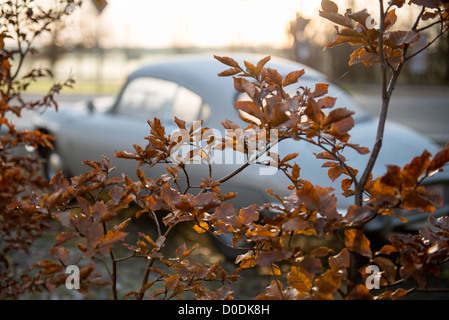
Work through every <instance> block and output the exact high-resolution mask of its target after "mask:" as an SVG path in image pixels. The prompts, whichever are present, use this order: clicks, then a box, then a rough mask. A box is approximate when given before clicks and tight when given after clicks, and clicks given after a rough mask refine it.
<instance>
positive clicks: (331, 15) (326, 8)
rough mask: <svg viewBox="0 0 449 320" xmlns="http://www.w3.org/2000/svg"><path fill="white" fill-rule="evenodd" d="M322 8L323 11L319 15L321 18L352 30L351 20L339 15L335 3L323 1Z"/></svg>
mask: <svg viewBox="0 0 449 320" xmlns="http://www.w3.org/2000/svg"><path fill="white" fill-rule="evenodd" d="M321 8H322V9H323V10H320V12H319V15H320V16H321V17H323V18H325V19H327V20H330V21H332V22H334V23H336V24H339V25H341V26H344V27H347V28H351V29H352V25H351V23H350V22H349V19H348V18H346V17H345V16H343V15H341V14H339V13H338V6H337V5H336V4H335V2H332V1H330V0H322V1H321Z"/></svg>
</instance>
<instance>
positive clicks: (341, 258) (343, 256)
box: [328, 248, 350, 271]
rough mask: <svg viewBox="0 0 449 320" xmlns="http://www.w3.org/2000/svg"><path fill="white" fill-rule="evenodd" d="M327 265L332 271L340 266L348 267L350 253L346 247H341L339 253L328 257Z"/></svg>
mask: <svg viewBox="0 0 449 320" xmlns="http://www.w3.org/2000/svg"><path fill="white" fill-rule="evenodd" d="M328 261H329V267H330V268H331V270H333V271H338V270H340V268H349V266H350V254H349V251H348V249H347V248H343V250H341V251H340V253H339V254H337V255H335V256H332V257H329V259H328Z"/></svg>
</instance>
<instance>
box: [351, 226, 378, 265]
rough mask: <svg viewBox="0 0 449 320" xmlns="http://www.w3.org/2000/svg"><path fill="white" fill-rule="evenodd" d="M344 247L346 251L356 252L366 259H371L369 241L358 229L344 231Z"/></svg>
mask: <svg viewBox="0 0 449 320" xmlns="http://www.w3.org/2000/svg"><path fill="white" fill-rule="evenodd" d="M345 246H346V248H348V250H350V251H353V252H356V253H358V254H360V255H362V256H365V257H367V258H371V257H372V255H373V254H372V252H371V248H370V241H369V239H368V238H367V237H366V236H365V234H364V233H363V231H361V230H359V229H347V230H345Z"/></svg>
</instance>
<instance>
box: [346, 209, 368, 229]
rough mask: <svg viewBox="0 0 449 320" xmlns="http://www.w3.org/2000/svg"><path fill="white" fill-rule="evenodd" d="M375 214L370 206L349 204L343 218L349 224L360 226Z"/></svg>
mask: <svg viewBox="0 0 449 320" xmlns="http://www.w3.org/2000/svg"><path fill="white" fill-rule="evenodd" d="M375 214H376V210H375V209H374V208H373V207H370V206H364V207H358V206H350V207H349V208H348V213H347V214H346V216H345V218H344V220H345V222H347V223H348V224H349V226H362V225H364V224H365V223H366V222H367V221H369V220H370V219H371V218H372V217H373V216H374V215H375Z"/></svg>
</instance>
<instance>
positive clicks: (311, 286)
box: [1, 0, 449, 299]
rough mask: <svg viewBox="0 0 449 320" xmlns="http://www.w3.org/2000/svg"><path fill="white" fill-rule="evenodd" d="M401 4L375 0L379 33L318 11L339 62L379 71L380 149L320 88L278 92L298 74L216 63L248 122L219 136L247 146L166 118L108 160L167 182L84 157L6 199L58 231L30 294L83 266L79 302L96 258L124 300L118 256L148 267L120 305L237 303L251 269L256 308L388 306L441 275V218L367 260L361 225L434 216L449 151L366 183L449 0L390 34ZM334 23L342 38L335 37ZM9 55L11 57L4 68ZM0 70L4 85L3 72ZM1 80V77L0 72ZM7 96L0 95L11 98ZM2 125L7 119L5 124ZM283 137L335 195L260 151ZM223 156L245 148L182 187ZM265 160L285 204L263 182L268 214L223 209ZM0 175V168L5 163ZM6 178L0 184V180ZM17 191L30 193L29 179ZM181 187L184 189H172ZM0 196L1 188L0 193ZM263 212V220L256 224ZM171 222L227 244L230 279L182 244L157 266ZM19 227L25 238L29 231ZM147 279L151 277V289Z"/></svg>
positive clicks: (444, 251) (354, 19) (329, 9)
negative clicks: (351, 155)
mask: <svg viewBox="0 0 449 320" xmlns="http://www.w3.org/2000/svg"><path fill="white" fill-rule="evenodd" d="M404 4H405V1H391V2H389V5H388V7H387V8H386V9H384V5H383V1H380V9H381V10H380V12H381V22H380V26H379V29H375V28H374V27H373V23H372V18H371V17H370V16H369V15H368V14H367V12H366V10H364V11H360V12H356V13H351V12H350V11H346V14H344V15H342V14H340V13H338V7H337V5H336V4H335V3H333V2H331V1H329V0H323V1H322V9H323V10H322V11H320V15H321V16H323V17H324V18H326V19H328V20H331V21H333V22H334V23H336V24H338V25H339V26H340V27H337V39H336V40H335V41H333V42H331V43H330V44H329V45H328V46H329V47H332V46H334V45H338V44H342V43H350V44H351V45H357V46H358V48H357V49H356V50H355V51H354V53H353V54H352V55H351V62H350V63H351V64H353V63H358V62H363V63H365V64H366V65H371V64H374V63H380V65H381V68H382V71H383V79H382V89H383V90H382V92H383V104H382V112H381V117H380V120H379V127H378V132H377V140H376V143H375V145H374V148H373V150H372V151H371V152H370V150H369V149H368V148H367V147H365V146H359V145H356V144H353V143H351V136H350V131H351V129H352V128H353V126H354V120H353V118H352V115H353V112H352V111H350V110H348V109H346V108H334V105H335V101H336V99H335V98H333V97H329V96H327V89H328V85H327V84H322V83H318V84H316V86H315V88H302V87H300V88H299V89H298V90H297V92H296V93H295V94H293V95H291V94H289V93H287V91H286V90H285V88H286V87H288V86H291V85H294V84H297V83H298V82H300V78H301V76H302V75H303V74H304V70H296V71H294V70H293V71H292V72H290V73H289V74H287V75H286V76H285V77H283V76H282V75H280V74H279V73H278V71H276V70H274V69H271V68H269V67H267V64H268V63H269V60H270V57H266V58H264V59H262V60H260V61H259V62H257V63H256V64H253V63H251V62H248V61H244V66H241V65H240V64H239V63H238V62H237V61H235V60H234V59H232V58H230V57H220V56H215V58H216V59H217V60H219V61H220V62H222V63H223V64H224V65H226V66H227V69H226V70H224V71H223V72H222V73H220V74H219V76H233V77H234V87H235V89H236V90H237V91H238V92H241V93H247V95H248V97H249V100H247V101H239V102H237V103H236V104H235V105H234V107H235V108H236V109H238V110H240V111H242V116H241V118H242V119H243V120H244V121H245V122H247V123H248V126H247V127H245V128H240V127H239V126H238V125H237V124H235V123H232V122H231V121H229V120H224V121H223V122H222V124H223V127H224V128H225V129H230V130H240V132H241V133H242V135H243V136H246V137H251V138H252V139H253V140H251V139H241V140H237V141H236V140H234V139H232V140H229V139H231V138H230V137H225V138H224V139H221V140H218V139H214V137H213V136H211V135H210V134H208V130H209V128H202V127H201V126H199V125H198V124H194V125H192V126H191V127H186V123H185V122H184V121H183V120H181V119H177V118H176V119H175V122H176V124H177V126H178V127H179V131H180V132H183V133H184V136H183V135H179V134H178V135H175V134H172V135H170V134H167V132H166V131H165V128H164V127H163V125H162V124H161V122H160V121H159V120H158V119H156V118H154V119H152V120H149V121H148V124H149V126H150V134H149V136H147V137H146V140H147V141H148V143H147V145H146V146H139V145H134V150H133V151H121V152H118V153H117V154H116V157H118V158H125V159H129V160H130V161H132V160H135V161H136V166H146V167H148V168H151V167H153V166H155V165H157V164H159V165H161V164H162V165H165V166H166V169H167V174H165V175H162V176H161V177H160V178H158V179H152V178H149V177H147V176H146V175H145V174H144V172H143V171H142V170H141V169H139V168H137V170H136V173H137V178H138V179H137V180H135V181H134V180H133V179H131V178H130V177H128V176H121V177H117V175H113V171H114V170H115V168H113V167H112V166H111V163H110V161H109V159H107V158H103V159H102V160H100V161H85V162H84V164H86V165H87V166H89V167H90V168H91V170H90V171H88V172H87V173H85V174H82V175H79V176H76V177H73V178H71V179H70V181H69V180H67V179H66V178H65V177H63V175H62V173H59V174H58V175H56V176H55V177H54V178H53V179H52V180H51V181H50V187H51V188H50V191H48V192H45V193H43V194H33V195H32V196H28V197H25V198H18V197H17V195H16V193H13V192H12V191H9V190H8V189H6V192H5V194H7V196H8V197H9V198H8V199H6V200H5V202H4V203H5V204H6V205H5V207H4V208H6V209H7V210H6V209H5V211H4V210H2V217H6V218H7V217H8V215H15V216H20V217H27V218H28V219H27V221H28V222H29V223H30V226H34V224H35V223H41V221H43V220H42V219H45V221H46V220H47V219H55V220H57V221H59V222H60V223H61V224H62V226H64V227H65V231H63V232H62V233H60V234H59V235H58V236H57V237H56V239H55V242H54V245H53V246H52V248H50V255H51V256H52V257H53V258H54V259H53V260H45V261H36V262H35V263H34V264H33V265H32V266H31V268H32V269H37V273H36V275H35V276H34V278H33V279H38V281H36V280H35V281H34V285H42V286H43V287H45V288H46V289H47V290H50V291H51V290H54V289H55V288H56V287H58V286H61V285H64V284H66V283H67V281H68V280H70V276H68V275H67V274H66V273H65V270H66V268H67V266H69V265H71V264H77V263H78V262H79V261H80V259H83V260H86V261H91V263H89V264H88V265H87V266H85V267H84V268H82V269H81V270H80V274H79V278H80V279H79V280H80V289H81V291H82V292H85V291H86V290H87V289H88V288H89V287H91V286H94V285H106V283H105V282H104V281H102V280H101V278H100V277H99V274H98V273H97V272H96V271H95V262H98V263H103V264H105V265H107V266H108V269H107V270H108V272H109V276H110V282H109V284H108V285H110V286H111V291H112V297H113V298H114V299H118V298H122V297H119V296H118V293H117V284H118V282H119V281H120V273H119V268H118V267H119V265H120V263H121V262H123V261H129V260H135V261H137V262H141V263H143V264H145V265H146V266H145V269H144V270H145V271H144V273H143V274H142V281H141V286H140V288H130V291H129V292H128V293H127V294H126V295H125V296H124V298H128V299H131V298H135V299H143V298H144V297H148V298H150V299H174V298H182V297H185V296H186V294H191V295H190V296H192V297H194V298H196V299H233V298H238V296H236V293H235V292H233V291H232V290H231V287H230V286H229V284H230V283H232V282H235V281H242V279H241V276H240V275H239V273H240V272H241V270H242V269H251V268H256V267H257V268H259V267H260V268H266V269H267V271H268V272H269V274H271V275H272V277H273V279H272V282H271V284H270V285H269V286H268V287H267V288H266V291H265V292H259V293H257V294H255V295H254V296H255V298H256V299H334V298H340V299H385V298H387V299H399V298H403V297H404V296H406V295H407V294H410V293H412V292H414V291H418V290H420V289H423V288H424V287H425V286H426V281H425V278H424V277H423V273H424V272H426V271H431V272H433V273H435V274H438V270H439V269H438V267H439V265H441V264H442V263H445V262H447V261H448V259H449V245H448V243H449V242H448V238H449V218H448V217H442V218H438V219H437V218H435V217H433V216H432V215H429V224H430V226H431V228H427V229H425V230H422V231H421V232H420V234H419V235H415V236H410V235H393V236H392V237H391V238H390V243H389V244H387V245H385V246H383V247H382V248H380V250H378V251H374V250H373V249H372V245H371V242H370V239H369V238H368V237H367V235H366V234H365V233H364V231H363V228H364V226H365V225H366V224H367V223H368V222H369V221H372V220H374V219H376V218H378V217H380V216H384V215H394V216H397V217H398V218H400V219H405V218H404V217H403V211H398V210H397V209H405V210H412V209H418V210H421V211H423V212H432V211H434V210H435V209H436V208H437V207H438V206H439V205H441V199H440V198H439V197H438V196H435V195H433V194H431V193H430V192H429V191H427V190H426V189H425V188H424V187H422V186H421V185H422V183H423V181H424V180H425V179H427V178H428V177H430V176H432V175H434V174H435V173H437V172H439V171H441V170H442V167H443V166H444V165H445V164H446V163H447V162H448V161H449V146H446V148H444V149H443V150H441V151H440V152H438V153H437V154H435V155H433V156H432V155H431V154H429V153H428V152H427V151H424V152H423V153H422V155H420V156H418V157H416V158H414V159H411V162H410V163H409V164H407V165H406V166H404V167H398V166H388V167H387V172H386V174H385V175H383V176H381V177H378V178H374V177H373V176H372V174H371V171H372V168H373V166H374V164H375V162H376V158H377V156H378V153H379V150H380V148H381V145H382V139H383V131H384V126H385V121H386V115H387V110H388V105H389V100H390V98H391V95H392V93H393V89H394V85H395V82H396V80H397V78H398V76H399V73H400V71H401V67H402V65H403V64H404V63H406V62H407V61H409V60H410V58H412V57H413V56H414V55H416V54H417V53H418V52H420V51H421V50H424V49H425V48H426V47H427V46H428V45H427V44H425V45H424V46H423V47H421V48H419V49H417V48H414V49H415V51H414V53H410V55H408V54H409V52H411V51H410V50H411V49H412V48H413V47H414V46H415V45H418V42H419V41H418V39H419V34H420V33H421V32H423V31H425V30H427V29H429V28H431V27H433V26H439V27H440V29H439V33H438V35H437V36H436V38H437V37H439V36H440V35H441V34H442V33H444V32H446V31H447V19H448V18H447V17H448V9H447V6H446V5H447V1H417V0H415V1H410V5H412V4H414V5H419V6H421V7H422V11H421V13H420V14H419V16H418V18H417V20H416V23H415V24H414V26H413V27H412V28H411V30H408V31H391V28H392V26H393V25H394V24H395V22H396V20H397V16H396V10H397V9H399V8H401V7H402V6H404ZM429 19H431V21H433V22H431V23H430V24H429V26H426V27H419V23H420V22H421V21H427V20H429ZM341 27H343V29H341V30H340V28H341ZM3 34H4V35H6V34H7V33H5V32H4V33H3ZM432 42H433V41H431V42H430V43H429V45H430V44H431V43H432ZM10 59H11V57H8V58H7V59H5V60H4V61H9V60H10ZM3 65H4V64H3ZM3 68H4V69H5V70H6V75H8V72H9V71H8V70H9V68H5V67H3ZM2 75H3V73H2ZM388 77H390V79H389V82H387V80H388ZM3 79H7V78H4V77H3V76H2V81H3ZM5 94H6V95H7V96H11V95H12V92H10V93H8V92H7V93H5ZM5 94H4V95H5ZM8 101H9V100H8ZM4 105H7V103H4ZM2 119H5V118H2ZM2 121H4V122H5V123H8V122H6V121H7V120H6V119H5V120H2ZM10 127H11V126H10ZM10 132H11V131H10ZM274 133H276V138H275V139H274V140H273V139H271V138H273V137H271V136H270V135H272V134H274ZM185 135H187V137H185ZM9 137H11V134H10V135H9ZM32 137H33V139H37V138H38V137H39V138H42V139H45V140H39V141H36V142H34V140H33V142H34V143H33V144H31V143H30V142H28V143H29V144H31V145H33V146H38V145H44V146H49V145H50V137H48V136H46V135H42V134H39V133H34V134H32ZM286 139H295V140H302V141H304V142H306V143H310V144H313V145H314V146H316V147H318V148H320V149H321V150H322V152H320V153H317V154H316V158H317V161H324V162H323V167H325V168H328V169H327V173H328V176H329V178H330V179H331V180H333V181H334V180H336V179H337V178H340V177H343V179H342V183H341V190H339V191H337V190H333V189H332V188H326V187H322V186H316V185H313V184H312V183H311V182H309V181H307V180H304V179H302V178H301V175H300V170H301V168H300V167H299V166H298V165H297V164H296V163H294V162H293V161H294V159H295V158H296V157H298V154H296V153H294V154H290V155H287V156H286V157H284V158H283V159H280V158H279V157H278V155H276V154H275V153H273V152H271V151H270V150H271V148H272V147H273V145H274V143H279V142H281V141H282V140H286ZM251 141H257V142H258V143H263V145H259V148H258V150H261V151H262V152H261V153H260V154H256V155H254V154H253V153H251V152H250V150H254V149H252V148H251V147H250V145H249V144H250V143H251ZM273 141H275V142H274V143H273ZM2 143H3V141H2ZM182 143H187V145H190V147H191V151H190V152H189V153H188V154H187V156H186V157H185V158H183V159H177V161H174V160H173V157H172V154H173V153H174V152H176V150H178V149H179V147H180V144H182ZM226 148H231V149H233V150H235V151H236V152H243V153H244V156H245V159H246V163H245V164H244V165H242V166H241V167H240V168H239V169H237V170H236V171H235V172H233V173H231V174H229V175H227V176H225V177H222V178H221V179H218V180H212V179H211V177H210V176H209V177H205V178H204V179H203V180H202V183H200V184H199V185H192V184H191V183H190V179H189V166H188V165H187V163H188V162H189V161H191V160H193V159H194V158H195V157H196V158H198V157H200V158H201V159H202V160H203V162H204V163H205V165H207V164H208V161H209V159H210V155H211V153H212V152H213V151H214V150H223V149H226ZM347 148H350V149H354V150H356V151H357V152H359V153H360V154H366V156H367V157H369V161H368V165H367V167H366V168H365V169H364V171H363V172H360V174H359V172H358V170H357V169H355V168H352V167H351V166H350V161H349V160H348V159H346V158H345V157H344V155H343V153H344V152H345V150H347ZM268 152H270V157H272V158H275V160H276V161H275V162H276V163H277V166H278V169H279V170H281V171H282V172H283V173H284V174H285V175H286V176H287V177H288V179H289V181H290V185H287V186H285V187H286V189H288V190H289V191H290V196H288V197H285V198H282V197H280V196H279V195H277V194H274V193H273V192H272V191H270V190H269V186H267V189H268V190H267V192H268V193H270V195H271V196H272V197H273V199H276V200H277V201H278V202H279V205H273V204H265V205H261V206H260V205H250V206H248V207H245V208H234V207H233V206H232V204H230V202H229V200H231V199H232V198H234V197H235V196H236V194H235V193H232V192H231V193H225V194H224V193H222V191H221V189H220V188H221V186H222V185H223V184H225V183H226V181H228V180H229V179H232V178H233V177H234V176H235V175H237V174H239V173H240V172H241V171H242V170H244V169H245V168H246V167H247V166H250V165H252V163H253V162H254V157H256V160H257V159H259V157H260V156H262V155H266V154H267V153H268ZM368 154H369V155H368ZM2 157H3V149H2ZM5 163H7V162H5ZM268 165H269V162H268ZM16 167H19V168H20V167H21V166H20V165H19V166H16ZM2 170H6V168H4V167H3V164H2ZM3 177H7V175H6V174H3V171H2V179H3ZM23 181H26V183H29V182H28V180H26V179H23ZM29 181H30V182H31V181H33V180H29ZM39 181H40V180H39ZM181 181H183V182H184V183H185V184H186V185H187V187H185V188H181V187H180V182H181ZM6 187H7V185H6V184H5V183H3V182H2V188H6ZM2 192H3V191H2ZM335 192H341V193H343V195H345V196H347V197H353V198H354V205H352V206H350V207H349V208H348V209H347V211H346V212H345V213H341V212H338V211H337V197H336V196H335ZM2 194H3V193H2ZM104 195H107V196H104ZM11 197H12V198H11ZM130 205H135V206H137V207H138V210H137V211H136V213H135V216H134V217H127V218H126V219H123V215H122V212H123V210H125V209H126V208H128V207H129V206H130ZM265 211H270V212H271V213H272V214H271V215H269V216H267V215H264V214H263V212H265ZM4 212H6V213H8V214H5V213H4ZM143 215H145V216H148V217H150V218H151V219H153V221H154V224H155V226H156V229H157V232H156V233H157V234H156V236H152V235H150V234H147V233H139V234H138V235H137V240H136V242H135V243H132V244H128V243H127V242H126V237H127V235H128V233H127V232H126V231H127V228H128V225H129V223H130V221H131V219H132V218H139V217H142V216H143ZM4 221H7V220H5V218H2V227H3V226H5V228H4V229H2V232H4V234H6V232H7V230H8V228H6V227H7V226H8V225H7V224H5V223H4ZM117 221H119V222H118V223H117ZM180 225H187V226H190V227H192V228H193V229H194V230H195V231H196V232H198V233H203V234H210V235H212V236H214V237H216V238H217V239H218V241H222V240H220V239H221V238H220V236H221V235H223V234H228V235H230V237H231V238H232V241H231V242H230V243H224V244H225V245H227V246H229V247H232V248H235V249H244V250H245V252H244V253H242V254H240V255H239V256H238V257H237V258H236V260H235V264H236V268H235V270H234V271H232V272H229V271H226V270H225V269H224V268H223V267H222V266H221V265H220V262H217V263H215V264H207V263H204V264H200V263H198V262H196V261H193V260H191V259H190V256H191V254H192V252H193V251H194V250H195V249H196V247H197V246H198V245H195V246H193V247H191V248H188V247H187V246H186V245H185V244H182V245H180V246H179V247H178V248H177V249H176V250H175V252H174V254H173V255H172V256H166V252H165V251H164V250H163V249H164V247H165V246H166V245H167V241H168V240H169V239H170V236H171V235H172V231H173V230H174V228H175V227H177V226H180ZM21 228H22V229H25V230H26V228H27V227H26V226H21ZM38 229H39V230H41V229H42V227H40V226H39V228H38ZM331 236H332V237H334V238H335V239H337V240H338V241H339V246H338V249H335V248H329V247H325V246H319V247H316V248H313V249H312V250H308V251H305V250H304V249H303V248H302V247H300V246H298V245H297V241H295V240H296V239H297V238H298V237H306V238H309V239H313V238H319V239H328V238H330V237H331ZM19 243H22V244H23V243H24V242H23V241H19ZM70 243H75V245H76V248H77V251H75V252H74V251H73V250H71V251H69V249H67V248H66V247H67V246H69V245H70ZM242 243H244V244H245V247H244V248H243V246H242ZM117 245H125V246H126V248H127V249H128V250H129V255H127V256H125V257H117V256H116V246H117ZM248 246H249V247H248ZM107 259H109V260H107ZM376 269H377V270H378V271H379V272H378V273H376V272H375V270H376ZM373 272H374V273H373ZM150 275H153V276H152V277H151V279H150ZM5 279H7V278H5V275H3V274H2V287H1V288H2V291H1V292H2V297H3V298H5V297H9V296H12V297H17V295H18V294H19V293H20V292H21V291H23V290H15V291H11V290H10V289H9V288H10V286H11V283H8V282H7V280H5ZM410 279H414V280H416V282H417V286H416V287H413V288H412V289H405V288H400V289H397V290H395V291H392V290H390V289H389V288H390V287H391V286H392V285H397V284H403V283H405V282H406V281H408V280H410ZM376 281H377V282H378V283H379V290H377V291H375V293H374V291H370V289H372V287H371V285H370V284H372V283H376ZM214 283H215V285H213V284H214ZM217 285H218V289H217Z"/></svg>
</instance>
